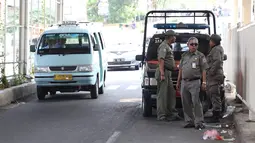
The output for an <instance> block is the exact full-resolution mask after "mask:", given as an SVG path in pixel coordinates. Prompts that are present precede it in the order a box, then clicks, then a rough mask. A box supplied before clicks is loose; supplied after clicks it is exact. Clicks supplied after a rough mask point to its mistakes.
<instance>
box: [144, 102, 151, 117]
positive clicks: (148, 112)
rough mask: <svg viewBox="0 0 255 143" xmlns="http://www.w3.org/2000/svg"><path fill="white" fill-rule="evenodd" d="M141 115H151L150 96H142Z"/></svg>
mask: <svg viewBox="0 0 255 143" xmlns="http://www.w3.org/2000/svg"><path fill="white" fill-rule="evenodd" d="M142 109H143V117H150V116H151V115H152V104H151V98H144V97H143V98H142Z"/></svg>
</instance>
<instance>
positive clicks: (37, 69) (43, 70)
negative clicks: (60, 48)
mask: <svg viewBox="0 0 255 143" xmlns="http://www.w3.org/2000/svg"><path fill="white" fill-rule="evenodd" d="M35 72H36V73H46V72H49V67H35Z"/></svg>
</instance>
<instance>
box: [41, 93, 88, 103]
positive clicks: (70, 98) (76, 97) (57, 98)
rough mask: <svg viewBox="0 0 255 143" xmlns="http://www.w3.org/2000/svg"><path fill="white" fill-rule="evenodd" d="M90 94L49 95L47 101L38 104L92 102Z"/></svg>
mask: <svg viewBox="0 0 255 143" xmlns="http://www.w3.org/2000/svg"><path fill="white" fill-rule="evenodd" d="M90 99H91V97H90V93H60V94H56V95H47V96H46V99H45V100H43V101H38V102H62V101H73V100H90Z"/></svg>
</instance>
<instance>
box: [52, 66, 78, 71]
mask: <svg viewBox="0 0 255 143" xmlns="http://www.w3.org/2000/svg"><path fill="white" fill-rule="evenodd" d="M76 68H77V66H55V67H50V70H51V71H74V70H76Z"/></svg>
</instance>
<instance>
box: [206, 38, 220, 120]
mask: <svg viewBox="0 0 255 143" xmlns="http://www.w3.org/2000/svg"><path fill="white" fill-rule="evenodd" d="M210 47H211V51H210V53H209V54H208V55H207V63H208V66H209V68H208V69H207V72H206V76H207V77H206V79H207V95H209V97H210V99H211V102H212V106H213V117H212V119H211V120H209V121H208V122H209V123H217V122H219V119H220V118H221V112H222V101H221V100H222V98H221V94H220V90H221V85H222V84H223V83H224V72H223V60H224V50H223V48H222V46H221V37H220V36H219V35H217V34H213V35H211V37H210Z"/></svg>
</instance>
